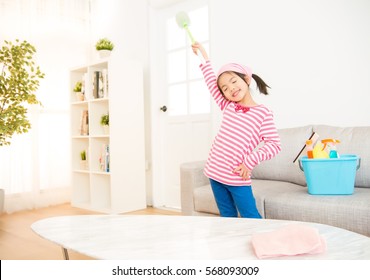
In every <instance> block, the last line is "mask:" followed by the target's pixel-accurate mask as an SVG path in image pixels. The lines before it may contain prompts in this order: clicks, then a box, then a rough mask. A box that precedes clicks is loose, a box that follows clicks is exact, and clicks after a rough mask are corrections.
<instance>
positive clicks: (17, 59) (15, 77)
mask: <svg viewBox="0 0 370 280" xmlns="http://www.w3.org/2000/svg"><path fill="white" fill-rule="evenodd" d="M35 53H36V48H35V47H34V46H32V45H31V44H30V43H28V42H27V41H23V42H20V41H19V40H18V39H17V40H15V42H14V43H13V42H10V41H4V43H3V46H2V47H1V48H0V146H4V145H10V140H11V138H12V137H13V135H14V134H15V133H18V134H21V133H26V132H28V130H29V129H30V128H31V123H30V121H29V119H28V115H27V112H28V111H27V107H28V106H27V105H28V104H39V105H41V102H40V101H39V100H38V99H37V97H36V95H35V93H36V92H37V90H38V88H39V85H40V79H42V78H44V76H45V74H44V73H42V72H41V70H40V68H39V66H37V65H36V64H35V61H34V54H35ZM3 205H4V190H3V189H0V213H1V212H2V210H3Z"/></svg>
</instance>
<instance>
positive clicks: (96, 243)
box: [31, 215, 370, 260]
mask: <svg viewBox="0 0 370 280" xmlns="http://www.w3.org/2000/svg"><path fill="white" fill-rule="evenodd" d="M291 223H299V224H302V222H293V221H281V220H267V219H240V218H239V219H238V218H220V217H203V216H161V215H158V216H157V215H147V216H141V215H83V216H61V217H54V218H48V219H43V220H40V221H37V222H35V223H34V224H32V225H31V228H32V229H33V231H34V232H36V233H37V234H38V235H40V236H41V237H43V238H45V239H47V240H49V241H51V242H54V243H56V244H58V245H60V246H61V247H62V248H63V252H64V253H65V255H64V257H65V259H68V251H67V250H73V251H75V252H78V253H81V254H84V255H86V256H90V257H92V258H96V259H107V260H118V259H120V260H125V259H126V260H150V259H152V260H153V259H157V260H161V259H162V260H167V259H171V260H221V259H224V260H226V259H256V256H255V254H254V252H253V248H252V245H251V242H250V239H251V235H252V234H253V233H257V232H265V231H271V230H274V229H278V228H280V227H282V226H284V225H288V224H291ZM303 224H305V225H310V226H312V227H315V228H317V229H318V230H319V233H320V234H321V235H322V236H323V237H324V238H325V239H326V241H327V251H326V252H325V253H322V254H316V255H301V256H294V257H280V258H278V259H315V260H318V259H329V260H332V259H346V260H351V259H368V260H370V238H369V237H366V236H364V235H360V234H357V233H354V232H351V231H347V230H344V229H340V228H336V227H332V226H327V225H322V224H315V223H303Z"/></svg>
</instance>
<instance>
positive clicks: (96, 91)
mask: <svg viewBox="0 0 370 280" xmlns="http://www.w3.org/2000/svg"><path fill="white" fill-rule="evenodd" d="M93 97H94V98H95V99H97V98H107V97H108V71H107V69H102V70H101V71H94V74H93Z"/></svg>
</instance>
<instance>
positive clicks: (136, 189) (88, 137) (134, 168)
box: [70, 57, 146, 214]
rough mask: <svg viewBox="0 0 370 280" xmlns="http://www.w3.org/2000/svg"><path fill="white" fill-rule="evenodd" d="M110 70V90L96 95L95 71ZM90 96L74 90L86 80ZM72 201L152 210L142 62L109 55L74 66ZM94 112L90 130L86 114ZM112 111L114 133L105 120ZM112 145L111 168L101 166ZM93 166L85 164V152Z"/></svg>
mask: <svg viewBox="0 0 370 280" xmlns="http://www.w3.org/2000/svg"><path fill="white" fill-rule="evenodd" d="M95 71H100V72H103V71H104V72H106V73H107V76H108V90H106V91H105V94H102V96H101V97H100V98H96V97H94V94H93V89H94V86H93V80H94V78H93V77H94V72H95ZM83 79H84V81H85V83H84V92H85V94H84V96H85V99H84V100H82V101H80V100H78V99H77V97H76V94H75V93H74V92H73V88H74V85H75V84H76V82H77V81H80V80H83ZM70 96H71V98H70V100H71V153H72V155H71V158H72V205H73V206H75V207H79V208H84V209H88V210H93V211H97V212H102V213H109V214H118V213H125V212H130V211H135V210H139V209H144V208H146V194H145V151H144V149H145V143H144V105H143V73H142V67H141V65H140V64H139V63H138V62H135V61H125V60H119V59H117V58H113V57H111V58H109V59H106V60H101V61H99V62H96V63H92V64H89V65H84V66H80V67H76V68H73V69H71V71H70ZM83 111H88V128H89V129H88V130H89V132H88V134H87V133H85V134H83V133H82V132H81V116H82V112H83ZM108 112H109V132H106V131H105V130H104V129H103V127H102V126H101V125H100V118H101V116H102V115H103V114H106V113H108ZM107 146H109V157H110V160H109V171H108V170H106V169H105V168H101V164H100V161H99V158H100V157H101V155H102V154H103V153H102V150H103V147H107ZM83 150H85V151H86V154H87V168H84V167H82V166H81V163H80V162H81V157H80V153H81V151H83Z"/></svg>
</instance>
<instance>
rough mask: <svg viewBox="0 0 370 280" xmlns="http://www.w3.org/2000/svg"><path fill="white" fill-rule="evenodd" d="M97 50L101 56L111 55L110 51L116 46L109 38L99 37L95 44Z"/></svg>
mask: <svg viewBox="0 0 370 280" xmlns="http://www.w3.org/2000/svg"><path fill="white" fill-rule="evenodd" d="M95 48H96V50H97V51H98V52H99V56H100V58H104V57H108V56H110V52H111V51H112V50H113V48H114V44H113V43H112V42H111V41H110V40H109V39H107V38H102V39H99V40H98V41H97V42H96V44H95Z"/></svg>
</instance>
